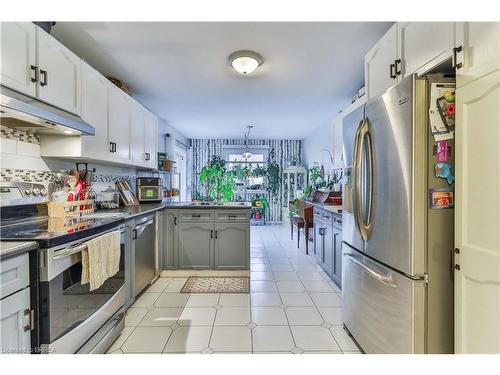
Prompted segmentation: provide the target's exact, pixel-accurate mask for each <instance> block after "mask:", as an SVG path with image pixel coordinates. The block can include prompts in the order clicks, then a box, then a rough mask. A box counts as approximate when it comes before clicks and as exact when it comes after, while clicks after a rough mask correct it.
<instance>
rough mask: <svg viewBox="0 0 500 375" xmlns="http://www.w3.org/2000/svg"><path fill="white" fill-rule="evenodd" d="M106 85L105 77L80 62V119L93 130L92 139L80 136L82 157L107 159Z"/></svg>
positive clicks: (107, 82) (107, 83) (108, 149)
mask: <svg viewBox="0 0 500 375" xmlns="http://www.w3.org/2000/svg"><path fill="white" fill-rule="evenodd" d="M108 85H109V81H108V80H107V79H106V77H104V76H103V75H102V74H100V73H99V72H98V71H97V70H95V69H94V68H92V67H91V66H90V65H89V64H87V63H86V62H84V61H82V119H83V120H84V121H86V122H88V123H89V124H90V125H92V126H93V127H94V128H95V135H94V136H93V137H92V136H82V148H83V152H82V153H83V155H82V156H89V157H93V158H102V159H106V158H108V157H109V151H110V148H109V140H108Z"/></svg>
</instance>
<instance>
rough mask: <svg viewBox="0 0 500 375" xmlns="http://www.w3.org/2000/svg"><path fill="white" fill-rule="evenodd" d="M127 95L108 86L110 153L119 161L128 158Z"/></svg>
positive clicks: (128, 108)
mask: <svg viewBox="0 0 500 375" xmlns="http://www.w3.org/2000/svg"><path fill="white" fill-rule="evenodd" d="M129 104H130V102H129V96H128V95H127V94H126V93H124V92H123V91H122V90H120V89H119V88H118V87H116V86H115V85H113V84H110V85H109V86H108V134H109V142H110V147H111V150H112V151H111V152H112V153H111V155H112V157H113V158H115V159H119V160H121V161H126V160H130V105H129Z"/></svg>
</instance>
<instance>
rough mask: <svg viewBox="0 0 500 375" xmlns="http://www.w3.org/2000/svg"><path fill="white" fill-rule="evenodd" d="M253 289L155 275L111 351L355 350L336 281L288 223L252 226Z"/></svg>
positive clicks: (252, 351)
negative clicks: (207, 290)
mask: <svg viewBox="0 0 500 375" xmlns="http://www.w3.org/2000/svg"><path fill="white" fill-rule="evenodd" d="M250 263H251V265H250V268H251V277H250V279H251V282H250V288H251V293H250V294H249V295H247V294H191V295H190V294H181V293H179V292H180V290H181V288H182V286H183V285H184V283H185V282H186V279H185V278H168V279H167V278H160V279H159V280H157V281H156V282H155V283H154V285H152V286H151V287H150V288H149V289H148V290H147V291H146V292H145V293H144V294H143V295H142V296H141V297H140V298H139V299H138V300H137V301H136V302H135V303H134V305H133V306H132V307H131V308H130V309H129V310H128V312H127V315H126V319H125V325H126V328H125V329H124V331H123V332H122V334H121V335H120V337H119V338H118V339H117V341H115V343H114V344H113V345H112V347H111V348H110V349H109V351H108V352H109V353H206V354H211V353H296V354H300V353H358V352H359V350H358V348H357V347H356V345H355V344H354V342H353V341H352V340H351V338H350V337H349V336H348V335H347V334H346V333H345V331H344V329H343V328H342V320H341V306H342V297H341V294H340V290H339V289H338V287H337V286H336V285H335V284H334V283H333V282H332V281H331V280H330V279H329V278H328V276H327V275H326V274H325V273H324V272H323V271H322V270H321V269H320V268H318V267H317V266H316V265H315V263H314V260H313V259H312V257H311V256H306V255H305V251H304V244H303V243H301V248H299V249H297V243H296V241H291V240H290V231H289V228H287V227H285V226H282V225H268V226H265V227H252V229H251V262H250Z"/></svg>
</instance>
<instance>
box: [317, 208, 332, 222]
mask: <svg viewBox="0 0 500 375" xmlns="http://www.w3.org/2000/svg"><path fill="white" fill-rule="evenodd" d="M333 216H334V214H333V213H332V212H330V211H327V210H324V209H322V208H317V207H315V208H314V220H320V221H322V222H323V223H325V224H327V225H333Z"/></svg>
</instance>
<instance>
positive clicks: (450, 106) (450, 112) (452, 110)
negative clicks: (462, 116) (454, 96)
mask: <svg viewBox="0 0 500 375" xmlns="http://www.w3.org/2000/svg"><path fill="white" fill-rule="evenodd" d="M446 113H447V114H448V116H455V104H453V103H451V104H448V107H447V108H446Z"/></svg>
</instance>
